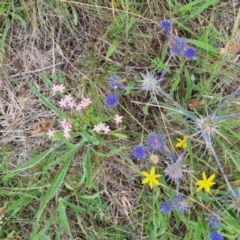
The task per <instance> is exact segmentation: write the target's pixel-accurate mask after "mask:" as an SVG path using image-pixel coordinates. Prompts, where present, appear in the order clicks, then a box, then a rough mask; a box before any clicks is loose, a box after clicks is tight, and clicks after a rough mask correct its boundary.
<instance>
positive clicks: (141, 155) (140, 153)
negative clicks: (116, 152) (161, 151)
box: [132, 145, 146, 159]
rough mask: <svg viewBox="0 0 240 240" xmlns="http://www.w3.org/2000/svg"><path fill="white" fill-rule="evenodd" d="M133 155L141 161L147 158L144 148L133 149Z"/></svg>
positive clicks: (139, 146)
mask: <svg viewBox="0 0 240 240" xmlns="http://www.w3.org/2000/svg"><path fill="white" fill-rule="evenodd" d="M132 154H133V156H134V157H135V158H138V159H141V158H145V157H146V150H145V148H144V147H143V146H141V145H138V146H136V147H134V148H133V151H132Z"/></svg>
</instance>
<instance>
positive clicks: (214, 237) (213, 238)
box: [209, 232, 223, 240]
mask: <svg viewBox="0 0 240 240" xmlns="http://www.w3.org/2000/svg"><path fill="white" fill-rule="evenodd" d="M209 238H210V240H222V239H223V236H222V234H221V233H219V232H211V233H209Z"/></svg>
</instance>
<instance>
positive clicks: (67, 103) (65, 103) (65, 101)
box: [52, 84, 92, 112]
mask: <svg viewBox="0 0 240 240" xmlns="http://www.w3.org/2000/svg"><path fill="white" fill-rule="evenodd" d="M64 89H65V87H64V86H63V85H62V84H60V85H53V87H52V90H53V93H54V94H55V93H56V92H61V93H63V91H64ZM91 102H92V101H91V99H90V98H83V99H82V100H81V102H80V103H79V104H75V102H74V100H73V97H72V96H71V95H64V97H63V98H62V99H61V100H60V101H59V102H58V103H59V105H60V107H62V108H66V107H69V108H71V109H72V108H75V109H76V111H78V112H81V111H82V110H83V109H84V108H86V107H87V106H88V105H89V104H90V103H91Z"/></svg>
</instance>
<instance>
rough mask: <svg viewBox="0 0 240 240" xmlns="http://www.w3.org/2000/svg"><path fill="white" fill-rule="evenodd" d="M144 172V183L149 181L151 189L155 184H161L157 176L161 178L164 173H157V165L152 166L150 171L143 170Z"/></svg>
mask: <svg viewBox="0 0 240 240" xmlns="http://www.w3.org/2000/svg"><path fill="white" fill-rule="evenodd" d="M142 174H143V175H144V176H145V178H144V179H143V180H142V184H146V183H149V185H150V188H151V189H152V188H153V186H154V185H156V186H159V185H160V182H159V181H158V180H157V179H156V178H159V177H161V176H162V175H160V174H155V167H152V168H151V170H150V173H147V172H145V171H142Z"/></svg>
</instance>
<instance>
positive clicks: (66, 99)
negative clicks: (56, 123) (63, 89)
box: [64, 94, 73, 103]
mask: <svg viewBox="0 0 240 240" xmlns="http://www.w3.org/2000/svg"><path fill="white" fill-rule="evenodd" d="M64 100H65V101H66V102H67V103H69V102H72V101H73V97H72V96H71V95H70V94H69V95H65V96H64Z"/></svg>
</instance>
